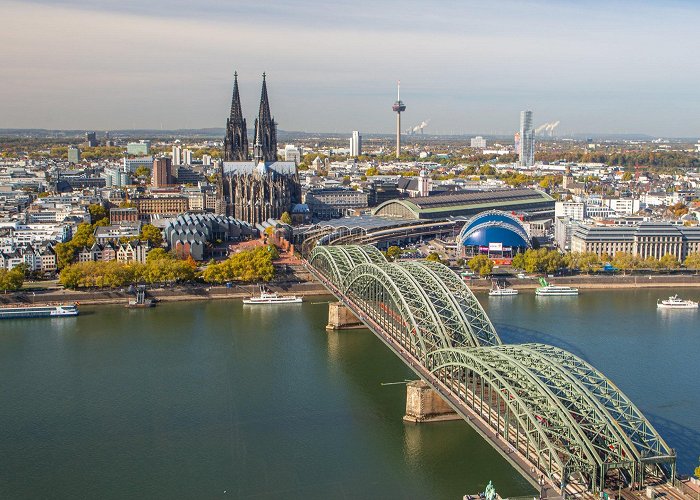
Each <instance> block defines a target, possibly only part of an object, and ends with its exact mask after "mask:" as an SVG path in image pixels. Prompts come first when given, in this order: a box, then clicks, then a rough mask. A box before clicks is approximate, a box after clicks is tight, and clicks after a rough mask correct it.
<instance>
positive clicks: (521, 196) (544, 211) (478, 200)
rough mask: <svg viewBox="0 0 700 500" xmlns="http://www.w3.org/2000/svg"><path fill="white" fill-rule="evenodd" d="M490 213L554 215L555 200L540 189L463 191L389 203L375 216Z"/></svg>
mask: <svg viewBox="0 0 700 500" xmlns="http://www.w3.org/2000/svg"><path fill="white" fill-rule="evenodd" d="M488 210H504V211H508V212H519V213H523V214H526V216H527V218H543V217H549V216H553V215H554V198H552V197H551V196H549V195H548V194H547V193H544V192H542V191H538V190H536V189H498V190H491V191H463V192H455V193H446V194H436V195H432V196H423V197H416V198H406V199H396V200H388V201H385V202H384V203H382V204H381V205H379V206H377V208H375V209H374V211H373V214H374V215H378V216H383V217H395V218H404V219H446V218H448V217H465V216H466V217H469V216H472V215H476V214H478V213H480V212H485V211H488Z"/></svg>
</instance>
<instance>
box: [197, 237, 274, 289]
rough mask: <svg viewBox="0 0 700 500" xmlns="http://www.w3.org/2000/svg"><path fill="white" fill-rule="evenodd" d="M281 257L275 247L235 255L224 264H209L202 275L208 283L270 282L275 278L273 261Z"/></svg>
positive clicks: (260, 248)
mask: <svg viewBox="0 0 700 500" xmlns="http://www.w3.org/2000/svg"><path fill="white" fill-rule="evenodd" d="M278 257H279V253H278V252H277V249H276V248H275V247H274V246H273V245H268V246H265V247H258V248H255V249H254V250H246V251H243V252H239V253H236V254H233V255H232V256H231V257H229V258H228V259H227V260H225V261H224V262H221V263H219V264H213V263H211V264H209V265H208V266H207V268H206V269H205V270H204V272H203V273H202V279H203V280H204V281H206V282H207V283H226V282H227V281H270V280H271V279H272V278H274V276H275V267H274V265H273V264H272V261H273V260H275V259H277V258H278Z"/></svg>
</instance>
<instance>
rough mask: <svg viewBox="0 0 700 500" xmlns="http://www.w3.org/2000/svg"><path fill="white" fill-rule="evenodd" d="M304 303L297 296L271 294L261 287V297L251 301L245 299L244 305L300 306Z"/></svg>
mask: <svg viewBox="0 0 700 500" xmlns="http://www.w3.org/2000/svg"><path fill="white" fill-rule="evenodd" d="M301 301H302V299H301V297H297V296H296V295H279V294H278V293H277V292H270V291H268V290H266V289H265V287H262V286H261V287H260V295H258V296H257V297H255V296H253V297H250V298H249V299H243V303H244V304H298V303H300V302H301Z"/></svg>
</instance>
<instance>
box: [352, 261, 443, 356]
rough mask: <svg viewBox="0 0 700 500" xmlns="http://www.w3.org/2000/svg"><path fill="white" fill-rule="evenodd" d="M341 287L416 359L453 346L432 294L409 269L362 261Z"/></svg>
mask: <svg viewBox="0 0 700 500" xmlns="http://www.w3.org/2000/svg"><path fill="white" fill-rule="evenodd" d="M340 289H341V290H342V291H343V294H344V295H345V296H347V297H348V298H350V299H351V300H352V301H353V302H354V303H355V304H358V305H360V306H361V309H362V310H363V311H365V313H366V314H367V315H368V316H369V317H370V318H371V319H372V320H373V321H375V322H377V323H378V324H379V326H381V327H382V328H383V329H384V330H385V331H386V332H387V333H389V335H391V336H392V337H393V338H395V339H396V340H397V341H398V342H399V343H400V344H401V345H403V346H404V348H405V349H408V350H409V351H410V352H411V353H412V354H413V355H414V356H415V357H416V358H417V359H419V360H422V359H424V357H425V355H426V354H427V353H428V352H430V351H432V350H434V349H439V348H441V347H448V346H449V345H450V340H449V337H448V332H447V329H446V327H445V324H444V322H443V321H442V318H441V317H440V314H439V312H438V310H437V309H436V308H435V305H434V304H433V303H432V302H431V296H430V294H429V293H427V292H426V290H424V289H423V287H422V286H421V283H420V282H419V281H418V280H417V279H416V278H415V277H414V276H413V275H412V274H411V273H410V272H408V270H407V269H405V268H403V267H400V266H397V265H395V264H390V263H384V264H360V265H359V266H357V267H355V269H353V270H352V271H350V273H348V275H347V276H346V277H345V280H344V281H343V283H342V286H341V287H340Z"/></svg>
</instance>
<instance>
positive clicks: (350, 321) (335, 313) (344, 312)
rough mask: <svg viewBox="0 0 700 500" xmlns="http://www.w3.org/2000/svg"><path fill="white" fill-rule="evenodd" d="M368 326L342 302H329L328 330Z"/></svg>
mask: <svg viewBox="0 0 700 500" xmlns="http://www.w3.org/2000/svg"><path fill="white" fill-rule="evenodd" d="M355 328H366V327H365V325H364V324H362V322H361V321H360V320H359V319H357V317H356V316H355V315H354V314H353V313H352V312H351V311H350V309H348V308H347V307H345V306H344V305H343V304H342V302H329V303H328V324H327V325H326V330H352V329H355Z"/></svg>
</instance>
